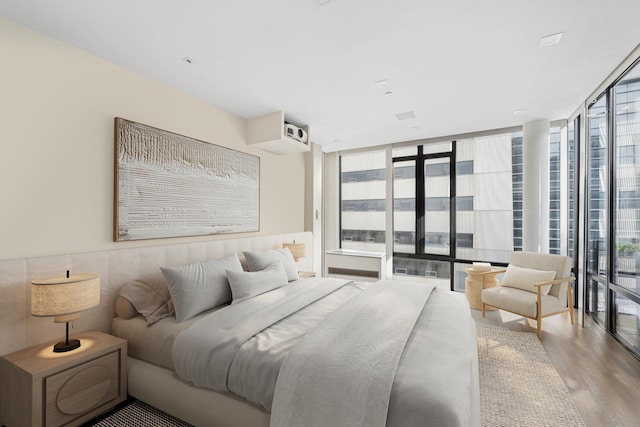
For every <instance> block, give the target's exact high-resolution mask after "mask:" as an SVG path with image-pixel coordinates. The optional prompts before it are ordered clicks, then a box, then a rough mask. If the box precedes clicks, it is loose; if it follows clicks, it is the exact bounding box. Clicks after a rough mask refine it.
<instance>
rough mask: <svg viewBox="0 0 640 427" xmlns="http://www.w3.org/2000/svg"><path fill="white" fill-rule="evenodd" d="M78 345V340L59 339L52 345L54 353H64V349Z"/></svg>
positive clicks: (68, 349) (67, 349) (74, 347)
mask: <svg viewBox="0 0 640 427" xmlns="http://www.w3.org/2000/svg"><path fill="white" fill-rule="evenodd" d="M78 347H80V340H68V341H60V342H59V343H58V344H56V345H54V346H53V352H54V353H64V352H65V351H71V350H75V349H76V348H78Z"/></svg>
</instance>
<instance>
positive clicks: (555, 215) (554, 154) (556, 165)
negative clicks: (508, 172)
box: [549, 126, 562, 254]
mask: <svg viewBox="0 0 640 427" xmlns="http://www.w3.org/2000/svg"><path fill="white" fill-rule="evenodd" d="M560 142H561V128H560V127H559V126H552V127H551V128H550V129H549V253H550V254H560V249H561V245H560V236H561V230H560V221H561V220H560V215H561V209H560V207H561V200H560V185H561V179H560V178H561V171H560V169H561V158H562V156H561V152H562V150H561V143H560Z"/></svg>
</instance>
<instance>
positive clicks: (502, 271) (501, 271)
mask: <svg viewBox="0 0 640 427" xmlns="http://www.w3.org/2000/svg"><path fill="white" fill-rule="evenodd" d="M505 271H507V269H506V268H501V269H499V270H489V271H483V272H481V273H478V275H480V276H487V275H489V274H499V273H504V272H505Z"/></svg>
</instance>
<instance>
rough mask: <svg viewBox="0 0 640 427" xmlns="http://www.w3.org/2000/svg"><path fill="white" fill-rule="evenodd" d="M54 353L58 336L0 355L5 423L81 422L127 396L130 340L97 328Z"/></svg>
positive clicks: (17, 426) (12, 426) (0, 406)
mask: <svg viewBox="0 0 640 427" xmlns="http://www.w3.org/2000/svg"><path fill="white" fill-rule="evenodd" d="M73 338H76V339H80V341H81V346H80V348H78V349H76V350H72V351H69V352H66V353H54V352H53V345H54V344H55V343H56V342H58V341H60V339H57V340H55V341H51V342H49V343H46V344H40V345H36V346H34V347H31V348H27V349H24V350H21V351H17V352H15V353H10V354H6V355H4V356H3V357H2V358H0V381H1V383H2V384H1V386H0V393H1V394H0V399H2V400H1V401H0V423H2V424H3V425H6V426H7V427H22V426H39V427H40V426H46V427H55V426H61V425H65V426H66V425H69V426H76V425H80V424H82V423H83V422H86V421H88V420H90V419H92V418H94V417H95V416H97V415H99V414H101V413H102V412H105V411H106V410H108V409H110V408H111V407H113V406H115V405H116V404H118V403H120V402H122V401H124V400H125V399H126V398H127V372H126V366H127V363H126V362H127V342H126V341H125V340H123V339H120V338H117V337H114V336H111V335H108V334H105V333H103V332H98V331H88V332H83V333H80V334H77V335H75V336H73Z"/></svg>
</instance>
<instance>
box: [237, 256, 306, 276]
mask: <svg viewBox="0 0 640 427" xmlns="http://www.w3.org/2000/svg"><path fill="white" fill-rule="evenodd" d="M244 257H245V259H246V260H247V266H248V267H249V271H261V270H264V269H265V268H267V267H268V266H269V265H271V264H273V263H274V262H276V261H280V262H282V267H284V271H285V273H287V280H288V281H290V282H291V281H292V280H298V279H299V277H298V266H297V265H296V261H295V260H294V259H293V255H291V251H290V250H289V248H282V249H270V250H268V251H264V252H245V253H244Z"/></svg>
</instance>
